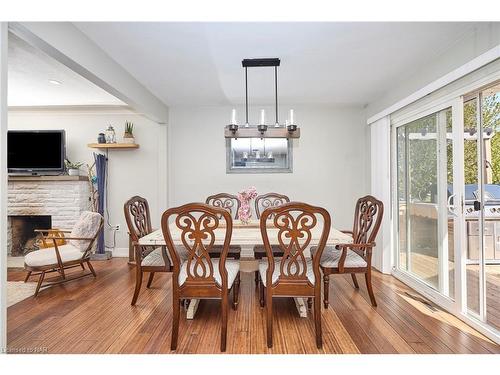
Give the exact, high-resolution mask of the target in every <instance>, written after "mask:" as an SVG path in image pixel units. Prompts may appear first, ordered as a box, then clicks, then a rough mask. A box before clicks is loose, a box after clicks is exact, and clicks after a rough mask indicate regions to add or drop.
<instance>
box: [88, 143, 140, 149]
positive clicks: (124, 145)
mask: <svg viewBox="0 0 500 375" xmlns="http://www.w3.org/2000/svg"><path fill="white" fill-rule="evenodd" d="M87 146H88V147H90V148H99V149H113V150H128V149H134V148H139V145H138V144H137V143H89V144H88V145H87Z"/></svg>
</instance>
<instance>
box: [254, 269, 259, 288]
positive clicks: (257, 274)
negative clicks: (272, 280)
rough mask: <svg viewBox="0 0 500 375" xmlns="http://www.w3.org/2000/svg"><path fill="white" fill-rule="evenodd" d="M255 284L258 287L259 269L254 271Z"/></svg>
mask: <svg viewBox="0 0 500 375" xmlns="http://www.w3.org/2000/svg"><path fill="white" fill-rule="evenodd" d="M255 286H256V287H259V270H257V271H255Z"/></svg>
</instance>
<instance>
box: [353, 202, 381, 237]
mask: <svg viewBox="0 0 500 375" xmlns="http://www.w3.org/2000/svg"><path fill="white" fill-rule="evenodd" d="M383 215H384V204H383V203H382V202H381V201H379V200H378V199H377V198H375V197H373V196H371V195H367V196H364V197H362V198H359V199H358V202H357V203H356V210H355V212H354V226H353V229H352V233H353V242H354V243H358V244H360V243H361V244H362V243H371V242H374V241H375V238H376V237H377V233H378V230H379V228H380V224H381V223H382V217H383Z"/></svg>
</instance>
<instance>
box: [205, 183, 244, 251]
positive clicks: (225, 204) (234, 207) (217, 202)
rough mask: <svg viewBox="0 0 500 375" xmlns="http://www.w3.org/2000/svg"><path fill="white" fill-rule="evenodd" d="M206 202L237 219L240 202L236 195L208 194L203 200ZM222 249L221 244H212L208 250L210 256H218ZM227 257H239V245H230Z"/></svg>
mask: <svg viewBox="0 0 500 375" xmlns="http://www.w3.org/2000/svg"><path fill="white" fill-rule="evenodd" d="M205 203H206V204H209V205H211V206H214V207H219V208H223V209H225V210H226V211H227V212H229V214H230V215H231V217H232V218H233V219H236V220H237V219H238V211H239V209H240V207H241V202H240V200H239V199H238V197H237V196H236V195H233V194H229V193H217V194H214V195H210V196H208V197H207V199H206V200H205ZM221 251H222V246H213V248H212V250H211V251H210V256H211V257H212V258H219V257H220V253H221ZM227 256H228V258H234V259H240V256H241V246H238V245H230V246H229V253H228V255H227Z"/></svg>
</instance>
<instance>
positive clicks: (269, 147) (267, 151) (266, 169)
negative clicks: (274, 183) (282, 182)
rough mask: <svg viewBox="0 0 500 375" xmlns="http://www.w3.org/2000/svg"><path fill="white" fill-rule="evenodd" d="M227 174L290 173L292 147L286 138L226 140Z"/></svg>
mask: <svg viewBox="0 0 500 375" xmlns="http://www.w3.org/2000/svg"><path fill="white" fill-rule="evenodd" d="M226 148H227V153H226V159H227V173H287V172H292V147H291V144H290V141H289V140H288V139H286V138H262V139H261V138H230V139H227V140H226Z"/></svg>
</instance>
